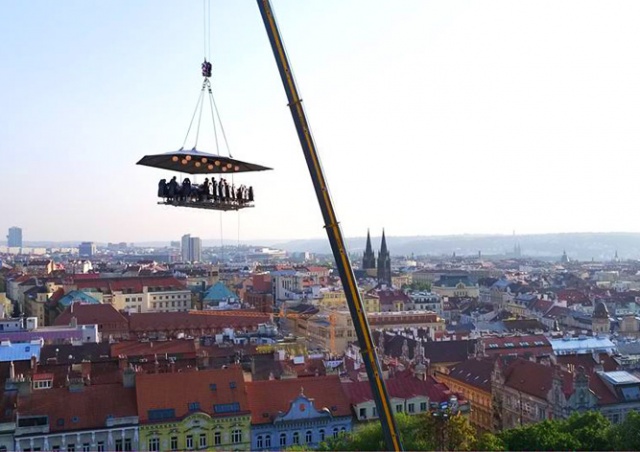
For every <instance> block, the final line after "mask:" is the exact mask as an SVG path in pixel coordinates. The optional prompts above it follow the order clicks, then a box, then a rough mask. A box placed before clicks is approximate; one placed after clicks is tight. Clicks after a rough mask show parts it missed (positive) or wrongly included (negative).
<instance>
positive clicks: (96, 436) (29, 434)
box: [10, 417, 139, 451]
mask: <svg viewBox="0 0 640 452" xmlns="http://www.w3.org/2000/svg"><path fill="white" fill-rule="evenodd" d="M129 420H130V421H134V422H136V423H137V420H138V418H137V417H135V418H130V419H129ZM124 421H125V422H126V419H125V420H124ZM47 427H48V426H47ZM40 429H41V430H42V428H41V427H40ZM47 429H48V428H47ZM14 441H15V444H14V447H13V448H12V449H10V450H15V451H25V450H27V449H31V450H43V451H48V450H61V451H64V450H69V449H68V448H69V447H70V446H72V445H73V447H74V449H75V450H76V451H82V450H83V448H89V449H87V450H92V451H97V450H103V451H109V450H116V448H117V447H118V446H120V445H122V449H120V450H139V449H138V446H139V445H138V426H137V425H127V426H114V427H112V428H100V429H95V430H84V431H79V432H75V431H68V432H55V433H48V432H44V431H43V432H39V431H38V428H33V427H32V428H30V429H29V428H20V427H18V428H17V429H16V432H15V439H14ZM129 445H130V447H131V448H130V449H126V448H125V446H129ZM101 447H102V449H100V448H101Z"/></svg>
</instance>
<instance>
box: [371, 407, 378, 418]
mask: <svg viewBox="0 0 640 452" xmlns="http://www.w3.org/2000/svg"><path fill="white" fill-rule="evenodd" d="M377 415H378V410H377V409H376V407H373V408H371V416H372V417H376V416H377Z"/></svg>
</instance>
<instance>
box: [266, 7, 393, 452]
mask: <svg viewBox="0 0 640 452" xmlns="http://www.w3.org/2000/svg"><path fill="white" fill-rule="evenodd" d="M257 3H258V8H259V9H260V14H261V15H262V20H263V22H264V26H265V29H266V32H267V35H268V37H269V42H270V44H271V50H272V51H273V55H274V57H275V60H276V64H277V66H278V70H279V72H280V77H281V79H282V84H283V86H284V90H285V92H286V94H287V99H288V101H289V109H290V110H291V116H292V118H293V123H294V124H295V127H296V131H297V133H298V138H299V140H300V145H301V147H302V152H303V153H304V157H305V160H306V162H307V167H308V168H309V174H310V176H311V180H312V182H313V187H314V189H315V192H316V196H317V198H318V204H319V206H320V210H321V212H322V217H323V220H324V227H325V229H326V231H327V236H328V238H329V243H330V245H331V250H332V252H333V257H334V259H335V261H336V266H337V268H338V273H339V275H340V279H341V280H342V285H343V287H344V292H345V295H346V298H347V304H348V306H349V311H350V312H351V318H352V319H353V325H354V328H355V331H356V336H357V338H358V342H359V343H360V350H361V354H362V358H363V361H364V364H365V368H366V370H367V375H368V377H369V382H370V383H371V392H372V394H373V398H374V400H375V403H376V408H377V410H378V413H379V418H380V423H381V425H382V432H383V435H384V439H385V444H386V447H387V449H388V450H394V451H400V450H402V443H401V441H400V435H399V433H398V428H397V425H396V422H395V419H394V417H393V411H392V410H391V404H390V403H389V395H388V393H387V388H386V386H385V383H384V380H383V378H382V370H381V368H380V363H379V361H378V357H377V354H376V349H375V346H374V344H373V338H372V336H371V330H370V329H369V323H368V321H367V315H366V312H365V309H364V304H363V303H362V298H361V296H360V292H359V291H358V286H357V284H356V279H355V276H354V274H353V269H352V267H351V262H350V261H349V255H348V253H347V250H346V246H345V243H344V239H343V236H342V231H341V230H340V224H339V223H338V219H337V216H336V212H335V210H334V208H333V202H332V201H331V196H330V194H329V187H328V185H327V181H326V179H325V177H324V172H323V170H322V166H321V164H320V157H319V155H318V151H317V149H316V145H315V142H314V139H313V136H312V135H311V128H310V127H309V123H308V121H307V116H306V114H305V111H304V107H303V106H302V99H301V98H300V95H299V94H298V88H297V86H296V83H295V80H294V78H293V71H292V69H291V65H290V64H289V59H288V57H287V54H286V51H285V48H284V44H283V42H282V37H281V36H280V31H279V30H278V25H277V23H276V19H275V16H274V13H273V9H272V8H271V2H270V1H269V0H257ZM332 339H333V342H334V343H335V337H333V338H332Z"/></svg>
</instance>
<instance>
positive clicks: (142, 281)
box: [73, 276, 186, 293]
mask: <svg viewBox="0 0 640 452" xmlns="http://www.w3.org/2000/svg"><path fill="white" fill-rule="evenodd" d="M73 284H74V285H75V286H76V287H77V288H78V289H87V288H92V289H93V288H96V289H102V290H107V291H109V292H122V291H124V290H125V289H128V290H131V292H132V293H142V292H143V290H144V288H145V287H161V288H163V290H185V289H186V285H185V283H184V282H183V281H180V280H179V279H177V278H174V277H173V276H155V277H154V276H150V277H141V278H139V277H128V278H93V279H84V278H82V279H74V282H73Z"/></svg>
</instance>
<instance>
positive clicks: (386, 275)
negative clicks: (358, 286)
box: [378, 229, 391, 286]
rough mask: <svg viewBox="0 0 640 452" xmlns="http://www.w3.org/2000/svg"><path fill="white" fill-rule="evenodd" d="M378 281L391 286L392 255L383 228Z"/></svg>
mask: <svg viewBox="0 0 640 452" xmlns="http://www.w3.org/2000/svg"><path fill="white" fill-rule="evenodd" d="M378 283H379V284H387V285H388V286H391V256H390V255H389V251H388V250H387V239H386V238H385V236H384V229H383V230H382V243H381V244H380V252H379V253H378Z"/></svg>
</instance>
